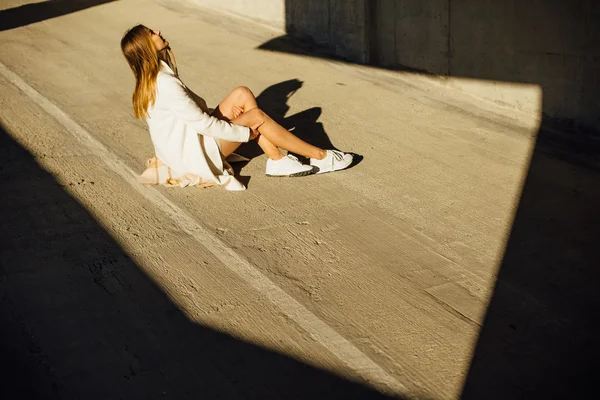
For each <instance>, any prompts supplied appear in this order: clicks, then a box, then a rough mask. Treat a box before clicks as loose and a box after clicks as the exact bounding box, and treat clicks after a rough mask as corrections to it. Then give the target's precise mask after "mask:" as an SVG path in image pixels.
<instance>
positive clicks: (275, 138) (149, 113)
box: [121, 25, 352, 190]
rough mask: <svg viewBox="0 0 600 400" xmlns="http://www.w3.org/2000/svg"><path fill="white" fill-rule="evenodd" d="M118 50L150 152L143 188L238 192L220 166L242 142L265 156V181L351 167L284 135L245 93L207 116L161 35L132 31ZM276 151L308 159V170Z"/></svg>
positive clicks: (345, 157)
mask: <svg viewBox="0 0 600 400" xmlns="http://www.w3.org/2000/svg"><path fill="white" fill-rule="evenodd" d="M121 50H122V51H123V54H124V56H125V58H126V59H127V62H128V63H129V66H130V67H131V70H132V71H133V74H134V76H135V79H136V84H135V90H134V92H133V108H134V111H135V116H136V117H137V118H144V119H146V121H147V123H148V127H149V130H150V135H151V137H152V143H153V144H154V149H155V151H156V158H155V159H154V160H153V167H155V169H156V175H155V177H156V179H154V181H153V182H151V181H152V179H150V181H149V180H148V174H150V175H151V174H152V173H151V172H148V171H151V170H150V169H149V170H147V171H146V172H148V174H145V175H146V176H145V178H146V181H145V182H144V183H159V182H161V183H167V184H178V185H180V186H188V185H192V184H194V185H200V186H211V185H213V184H218V185H222V186H224V187H225V188H226V189H228V190H244V189H245V187H244V186H243V185H242V184H241V183H240V182H239V181H238V180H237V179H235V178H234V177H233V173H232V171H231V168H230V167H229V168H228V165H227V163H226V162H224V159H226V158H227V157H229V156H230V155H232V153H233V152H234V151H235V150H236V149H237V148H238V147H239V146H240V145H241V144H242V143H244V142H248V141H249V140H257V141H258V145H259V146H260V147H261V148H262V150H263V151H264V152H265V154H266V155H267V157H268V159H267V166H266V174H267V175H269V176H304V175H308V174H311V173H315V172H316V173H324V172H331V171H337V170H341V169H344V168H346V167H348V166H349V165H350V164H351V163H352V155H350V154H344V153H342V152H339V151H337V150H323V149H320V148H318V147H315V146H312V145H310V144H308V143H306V142H304V141H302V140H301V139H299V138H297V137H296V136H294V135H293V134H292V133H290V132H288V131H287V130H286V129H284V128H283V127H282V126H281V125H279V124H277V123H276V122H275V121H273V119H271V118H270V117H269V116H268V115H266V114H265V113H264V112H263V111H262V110H260V109H259V108H258V106H257V104H256V99H255V97H254V95H253V94H252V92H250V90H249V89H248V88H245V87H238V88H236V89H235V90H234V91H233V92H231V94H230V95H229V96H227V97H226V98H225V99H224V100H223V101H222V102H221V103H220V104H219V105H218V106H217V108H216V109H215V110H213V111H212V113H210V114H209V109H208V107H207V106H206V102H205V101H204V100H203V99H202V98H200V97H198V96H196V95H195V94H194V93H193V92H191V91H189V90H188V89H187V88H186V87H185V85H184V84H183V83H182V82H181V80H180V79H179V77H178V74H177V67H176V63H175V59H174V57H173V53H172V52H171V50H170V47H169V42H168V41H166V40H165V39H164V38H163V37H162V35H161V33H160V31H154V30H151V29H149V28H147V27H145V26H143V25H137V26H135V27H133V28H132V29H130V30H128V31H127V32H126V33H125V35H124V36H123V39H122V40H121ZM279 148H282V149H285V150H288V151H290V152H293V153H296V154H300V155H302V156H305V157H307V158H309V159H310V165H304V164H301V163H300V162H299V161H298V159H297V158H296V157H294V156H292V155H284V154H283V153H282V152H281V151H280V150H279ZM167 175H168V178H167V177H166V176H167ZM143 178H144V176H143ZM143 181H144V180H143Z"/></svg>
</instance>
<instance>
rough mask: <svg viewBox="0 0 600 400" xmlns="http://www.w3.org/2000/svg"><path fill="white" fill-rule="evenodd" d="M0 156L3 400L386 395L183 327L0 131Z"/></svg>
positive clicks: (88, 219)
mask: <svg viewBox="0 0 600 400" xmlns="http://www.w3.org/2000/svg"><path fill="white" fill-rule="evenodd" d="M0 156H1V158H2V160H3V163H2V165H1V166H0V178H1V179H0V182H1V183H0V191H1V193H2V196H1V197H0V299H1V302H0V318H1V319H0V326H2V329H1V330H0V354H2V361H3V362H2V371H1V372H0V373H1V374H2V380H3V384H2V387H1V388H0V397H2V398H3V399H7V400H8V399H25V398H26V399H36V398H39V399H55V398H56V399H58V398H82V399H83V398H85V399H117V398H124V399H133V398H170V399H188V398H205V399H224V398H254V399H268V398H270V399H290V398H294V399H311V398H323V399H330V398H344V399H346V398H355V399H363V398H364V399H367V398H368V399H371V398H373V399H375V398H382V399H383V398H388V397H386V396H384V395H382V394H380V393H378V392H375V391H374V390H371V389H369V388H367V387H365V386H363V385H361V384H358V383H354V382H350V381H348V380H346V379H344V378H341V377H339V376H336V375H333V374H331V373H328V372H326V371H323V370H319V369H316V368H313V367H311V366H309V365H306V364H304V363H301V362H298V361H296V360H294V359H292V358H290V357H287V356H285V355H283V354H279V353H276V352H273V351H270V350H268V349H264V348H260V347H258V346H255V345H252V344H250V343H246V342H243V341H241V340H238V339H236V338H233V337H231V336H229V335H227V334H224V333H220V332H217V331H214V330H212V329H210V328H208V327H204V326H199V325H197V324H195V323H192V322H190V321H189V320H188V319H187V318H186V316H185V315H184V314H183V313H182V312H181V311H180V310H179V309H178V307H177V306H176V305H175V304H174V303H172V302H171V300H170V299H169V298H168V297H167V296H166V295H165V293H163V292H162V291H161V289H160V288H159V287H158V286H157V285H156V284H155V283H154V282H153V281H152V280H151V279H149V278H148V277H147V276H146V275H145V273H144V272H143V271H142V270H141V269H140V268H139V266H138V265H137V264H136V262H135V261H134V260H133V259H132V258H130V257H129V256H128V254H127V253H126V252H125V251H124V250H123V249H121V247H120V246H119V245H118V244H117V243H116V242H115V240H114V239H112V238H111V237H110V235H109V234H107V232H105V230H104V229H103V228H102V227H101V226H100V225H99V224H98V223H97V222H96V221H95V220H94V218H93V217H92V216H91V215H90V214H89V213H88V211H87V210H86V209H85V208H84V207H82V206H81V205H80V204H79V203H78V202H77V201H76V200H75V199H73V198H72V197H71V196H70V195H69V194H68V193H67V191H66V189H65V188H64V187H61V186H60V185H59V184H58V183H57V181H56V180H55V179H54V178H53V177H52V176H51V175H50V174H49V173H47V172H45V171H44V170H42V169H41V168H40V167H39V166H38V165H37V163H36V162H35V160H34V159H33V158H32V156H31V155H30V154H29V153H28V152H27V151H26V150H24V149H23V148H22V147H21V146H20V145H19V144H17V143H16V142H15V141H14V140H13V139H12V138H11V137H10V136H9V135H8V134H7V132H6V131H5V130H4V129H3V128H2V127H1V126H0ZM71 184H72V185H93V184H94V182H91V181H89V180H87V179H86V180H79V179H77V180H73V182H72V183H71ZM67 187H68V185H67ZM115 201H118V199H115ZM199 290H202V288H199ZM200 306H202V305H200Z"/></svg>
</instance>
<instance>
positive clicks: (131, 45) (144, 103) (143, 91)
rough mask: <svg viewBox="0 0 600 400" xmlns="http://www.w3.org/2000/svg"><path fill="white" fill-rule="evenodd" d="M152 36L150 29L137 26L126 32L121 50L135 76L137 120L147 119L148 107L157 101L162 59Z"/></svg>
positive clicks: (134, 96) (134, 95) (134, 108)
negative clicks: (158, 77) (157, 80)
mask: <svg viewBox="0 0 600 400" xmlns="http://www.w3.org/2000/svg"><path fill="white" fill-rule="evenodd" d="M151 35H152V34H151V31H150V29H149V28H146V27H145V26H144V25H136V26H134V27H133V28H131V29H129V30H128V31H127V32H125V35H123V39H121V50H122V51H123V55H124V56H125V59H126V60H127V63H128V64H129V67H131V70H132V71H133V75H134V76H135V89H134V90H133V96H132V100H133V112H134V114H135V116H136V118H145V117H147V116H148V107H149V106H150V105H153V104H154V101H155V100H156V77H157V76H158V71H159V70H160V59H159V55H158V51H157V50H156V47H155V46H154V42H152V36H151Z"/></svg>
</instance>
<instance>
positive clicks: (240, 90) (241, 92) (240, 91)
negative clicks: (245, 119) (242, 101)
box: [233, 86, 254, 98]
mask: <svg viewBox="0 0 600 400" xmlns="http://www.w3.org/2000/svg"><path fill="white" fill-rule="evenodd" d="M233 92H234V93H235V94H236V96H238V98H247V97H252V98H254V94H253V93H252V91H251V90H250V89H248V88H247V87H246V86H238V87H236V88H235V89H233Z"/></svg>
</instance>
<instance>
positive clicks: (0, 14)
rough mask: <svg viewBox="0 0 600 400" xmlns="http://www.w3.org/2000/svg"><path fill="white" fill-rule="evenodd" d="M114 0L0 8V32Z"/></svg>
mask: <svg viewBox="0 0 600 400" xmlns="http://www.w3.org/2000/svg"><path fill="white" fill-rule="evenodd" d="M113 1H116V0H49V1H42V2H40V3H29V4H24V5H21V6H18V7H14V8H9V9H5V10H0V32H1V31H6V30H10V29H14V28H18V27H21V26H26V25H30V24H34V23H36V22H41V21H45V20H47V19H51V18H56V17H60V16H62V15H66V14H71V13H74V12H77V11H81V10H85V9H87V8H91V7H95V6H99V5H102V4H106V3H111V2H113Z"/></svg>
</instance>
